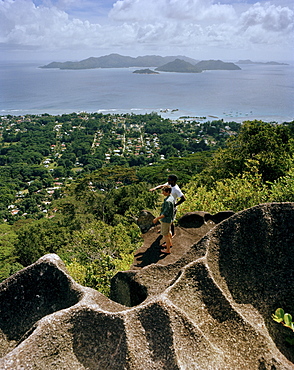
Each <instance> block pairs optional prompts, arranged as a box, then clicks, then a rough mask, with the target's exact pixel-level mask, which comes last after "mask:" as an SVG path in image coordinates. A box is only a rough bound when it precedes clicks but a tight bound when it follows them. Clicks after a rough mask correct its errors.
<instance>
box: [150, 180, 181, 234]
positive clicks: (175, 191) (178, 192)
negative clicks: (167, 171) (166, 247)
mask: <svg viewBox="0 0 294 370" xmlns="http://www.w3.org/2000/svg"><path fill="white" fill-rule="evenodd" d="M177 180H178V177H177V175H169V176H168V179H167V182H166V183H165V184H162V185H158V186H156V187H155V188H152V189H149V191H154V190H157V189H162V188H163V187H164V186H166V185H170V186H171V189H172V190H171V195H172V196H173V197H174V202H175V207H174V217H173V220H174V219H175V217H176V212H177V206H178V205H180V204H181V203H183V202H185V200H186V198H185V195H184V194H183V193H182V191H181V189H180V187H179V185H177ZM178 199H179V200H178ZM171 232H172V237H174V236H175V226H174V223H173V222H172V224H171Z"/></svg>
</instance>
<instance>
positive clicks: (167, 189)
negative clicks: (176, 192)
mask: <svg viewBox="0 0 294 370" xmlns="http://www.w3.org/2000/svg"><path fill="white" fill-rule="evenodd" d="M161 190H162V191H164V192H166V193H171V190H172V189H171V186H169V185H164V186H163V187H162V189H161Z"/></svg>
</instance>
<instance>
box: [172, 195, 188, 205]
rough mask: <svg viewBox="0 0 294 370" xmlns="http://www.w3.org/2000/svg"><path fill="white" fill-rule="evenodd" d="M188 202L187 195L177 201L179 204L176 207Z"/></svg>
mask: <svg viewBox="0 0 294 370" xmlns="http://www.w3.org/2000/svg"><path fill="white" fill-rule="evenodd" d="M185 200H186V197H185V195H182V196H181V198H180V199H179V200H178V201H177V203H176V204H175V206H176V207H177V206H178V205H180V204H182V203H183V202H185Z"/></svg>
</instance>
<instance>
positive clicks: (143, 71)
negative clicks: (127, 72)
mask: <svg viewBox="0 0 294 370" xmlns="http://www.w3.org/2000/svg"><path fill="white" fill-rule="evenodd" d="M133 73H138V74H141V75H159V73H158V72H156V71H152V70H151V69H149V68H147V69H136V70H135V71H134V72H133Z"/></svg>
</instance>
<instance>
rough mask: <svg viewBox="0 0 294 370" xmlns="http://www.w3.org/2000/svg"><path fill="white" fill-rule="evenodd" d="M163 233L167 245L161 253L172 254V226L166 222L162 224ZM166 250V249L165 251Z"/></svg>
mask: <svg viewBox="0 0 294 370" xmlns="http://www.w3.org/2000/svg"><path fill="white" fill-rule="evenodd" d="M161 225H162V226H161V231H162V235H163V236H164V239H165V245H166V246H164V245H163V246H162V248H163V249H162V250H161V252H163V253H170V248H171V245H172V243H171V240H172V234H171V231H170V224H169V223H166V222H162V223H161ZM165 248H166V249H165Z"/></svg>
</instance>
